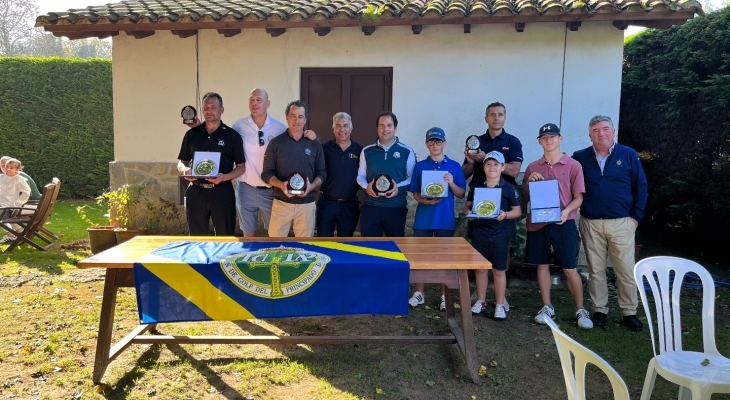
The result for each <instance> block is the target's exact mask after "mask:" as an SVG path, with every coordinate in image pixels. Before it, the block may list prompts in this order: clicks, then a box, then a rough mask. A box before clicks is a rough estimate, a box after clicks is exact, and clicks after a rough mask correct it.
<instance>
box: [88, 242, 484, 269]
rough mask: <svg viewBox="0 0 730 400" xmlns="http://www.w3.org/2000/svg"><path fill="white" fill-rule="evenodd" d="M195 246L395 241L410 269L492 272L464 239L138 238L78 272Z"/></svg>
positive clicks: (122, 265)
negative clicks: (181, 244)
mask: <svg viewBox="0 0 730 400" xmlns="http://www.w3.org/2000/svg"><path fill="white" fill-rule="evenodd" d="M185 240H187V241H195V242H229V243H231V242H311V241H330V242H331V241H343V242H344V241H347V242H353V241H376V240H378V241H382V240H392V241H394V242H395V243H396V244H397V245H398V247H399V248H400V250H401V252H403V254H404V255H405V256H406V259H407V260H408V262H409V263H410V266H411V269H424V270H429V269H438V270H444V269H491V268H492V263H491V262H489V261H487V260H486V259H485V258H484V257H482V255H481V254H479V252H478V251H476V250H474V248H473V247H472V246H471V245H470V244H469V242H467V241H466V239H464V238H463V237H448V238H436V237H428V238H424V237H402V238H387V237H382V238H373V237H343V238H327V237H313V238H293V237H288V238H268V237H256V238H239V237H232V236H137V237H135V238H133V239H131V240H129V241H127V242H124V243H122V244H120V245H118V246H116V247H113V248H111V249H109V250H106V251H103V252H101V253H99V254H96V255H93V256H91V257H89V258H87V259H85V260H82V261H79V262H78V267H79V268H132V267H133V265H134V262H135V261H137V260H139V259H140V258H141V257H142V256H144V255H147V254H149V253H151V252H152V251H154V250H156V249H157V248H159V247H160V246H162V245H164V244H167V243H170V242H178V241H185Z"/></svg>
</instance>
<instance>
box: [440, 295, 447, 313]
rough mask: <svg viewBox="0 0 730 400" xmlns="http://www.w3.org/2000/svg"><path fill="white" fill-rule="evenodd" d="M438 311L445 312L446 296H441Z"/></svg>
mask: <svg viewBox="0 0 730 400" xmlns="http://www.w3.org/2000/svg"><path fill="white" fill-rule="evenodd" d="M439 311H446V296H444V295H441V303H439Z"/></svg>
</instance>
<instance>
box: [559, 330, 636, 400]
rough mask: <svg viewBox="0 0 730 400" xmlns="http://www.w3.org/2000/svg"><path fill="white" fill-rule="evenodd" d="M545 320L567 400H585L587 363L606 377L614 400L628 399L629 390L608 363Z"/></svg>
mask: <svg viewBox="0 0 730 400" xmlns="http://www.w3.org/2000/svg"><path fill="white" fill-rule="evenodd" d="M546 320H547V324H548V326H549V327H550V329H552V331H553V337H555V345H556V346H557V347H558V353H559V354H560V363H561V364H562V366H563V377H565V387H566V389H567V390H568V400H584V399H585V398H586V366H588V363H591V364H593V365H595V366H596V367H598V368H599V369H600V370H601V371H603V373H604V374H606V376H608V380H609V381H610V382H611V387H612V389H613V398H614V399H616V400H624V399H626V400H628V399H629V389H628V388H627V387H626V383H624V380H623V379H621V376H620V375H619V374H618V372H616V370H615V369H613V367H612V366H611V365H610V364H609V363H607V362H606V361H605V360H604V359H602V358H601V357H600V356H598V354H596V353H594V352H593V351H591V350H590V349H588V348H586V347H585V346H583V345H581V344H580V343H578V342H576V341H575V340H573V339H571V338H570V336H568V335H566V334H565V333H564V332H563V331H561V330H560V328H558V326H557V325H556V324H555V322H554V321H553V320H552V319H550V318H546ZM571 354H572V355H573V359H574V360H575V366H573V363H572V362H571V359H570V355H571Z"/></svg>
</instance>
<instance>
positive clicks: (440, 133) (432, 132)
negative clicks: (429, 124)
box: [426, 126, 446, 142]
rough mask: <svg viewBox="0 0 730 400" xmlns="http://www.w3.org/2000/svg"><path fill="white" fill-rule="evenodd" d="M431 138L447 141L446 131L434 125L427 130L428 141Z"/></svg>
mask: <svg viewBox="0 0 730 400" xmlns="http://www.w3.org/2000/svg"><path fill="white" fill-rule="evenodd" d="M430 140H440V141H442V142H444V141H446V133H445V132H444V130H443V129H441V128H439V127H436V126H434V127H433V128H431V129H429V130H428V131H426V141H427V142H428V141H430Z"/></svg>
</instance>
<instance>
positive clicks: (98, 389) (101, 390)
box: [94, 383, 106, 394]
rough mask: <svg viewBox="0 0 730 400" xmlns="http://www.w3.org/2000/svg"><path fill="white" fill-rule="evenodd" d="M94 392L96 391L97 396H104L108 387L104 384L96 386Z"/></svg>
mask: <svg viewBox="0 0 730 400" xmlns="http://www.w3.org/2000/svg"><path fill="white" fill-rule="evenodd" d="M94 390H95V391H96V393H97V394H102V393H104V390H106V385H105V384H103V383H102V384H99V385H96V386H94Z"/></svg>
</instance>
